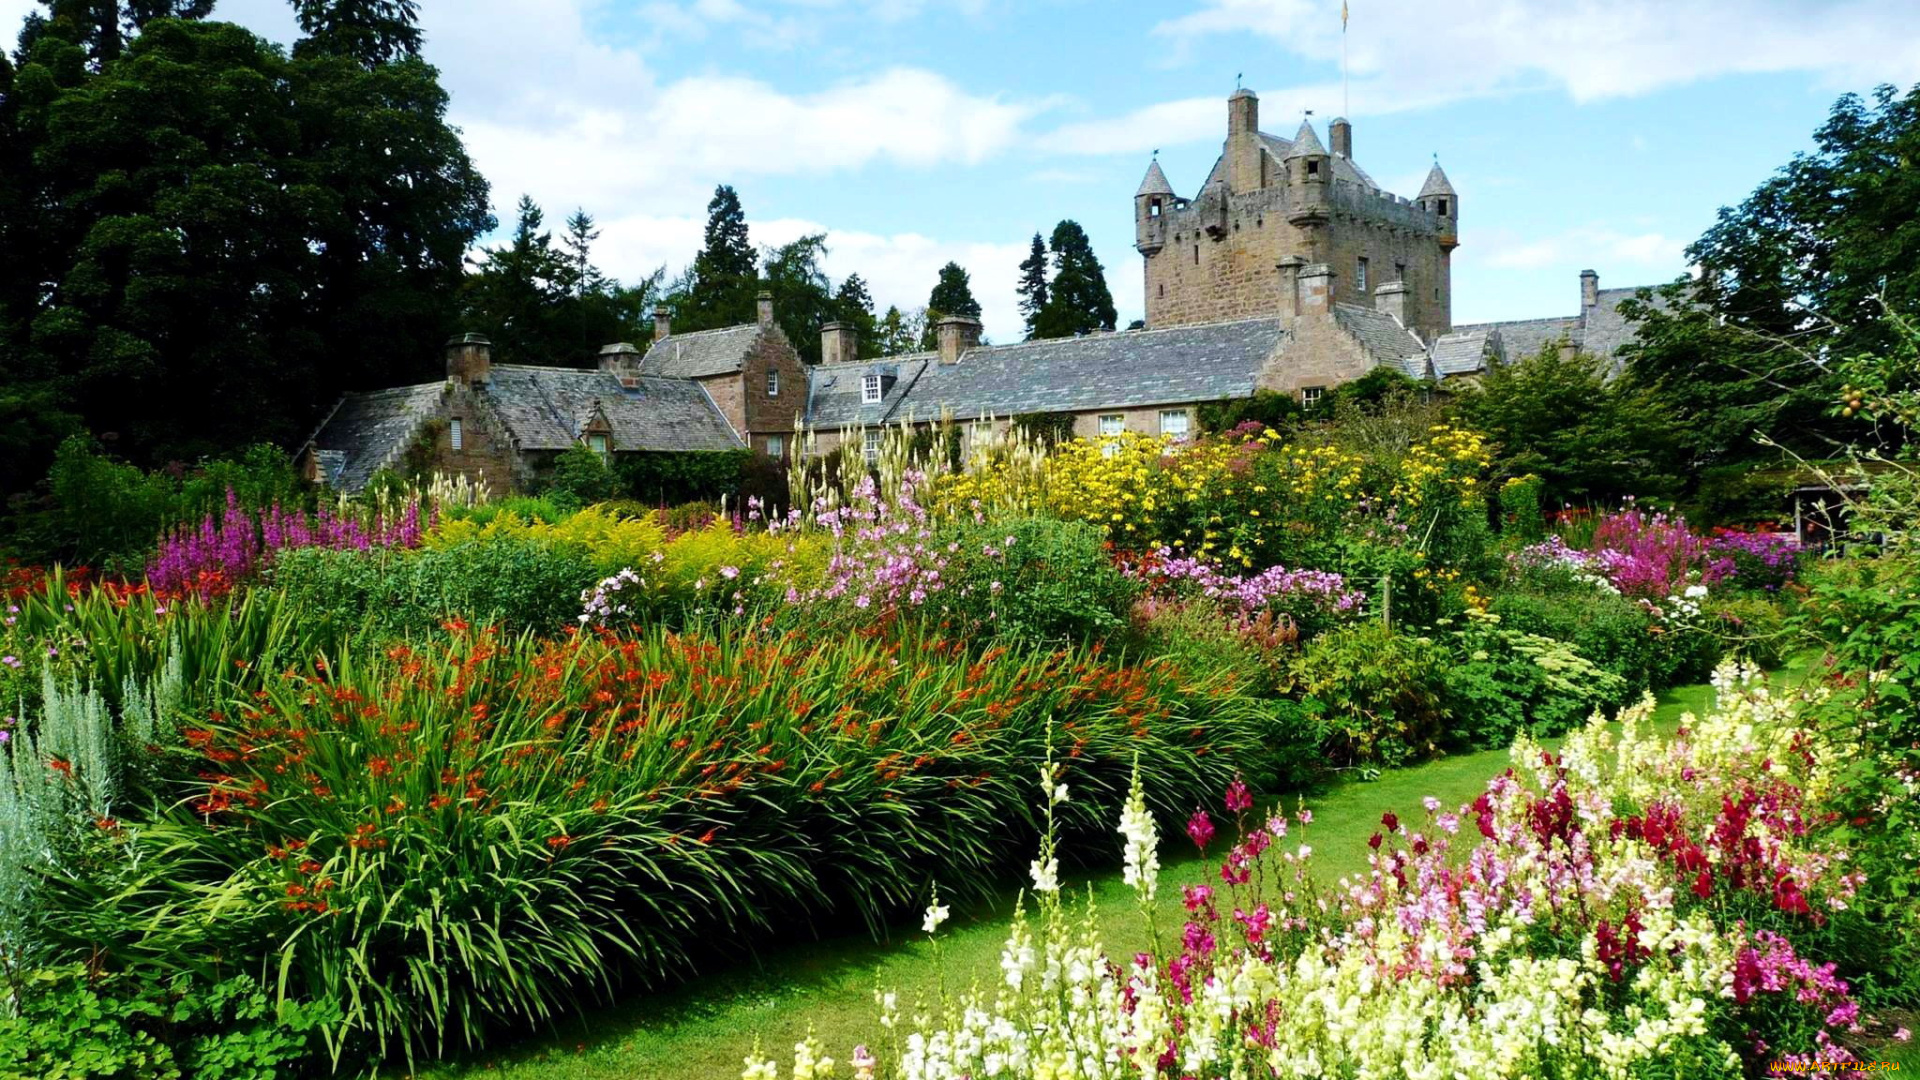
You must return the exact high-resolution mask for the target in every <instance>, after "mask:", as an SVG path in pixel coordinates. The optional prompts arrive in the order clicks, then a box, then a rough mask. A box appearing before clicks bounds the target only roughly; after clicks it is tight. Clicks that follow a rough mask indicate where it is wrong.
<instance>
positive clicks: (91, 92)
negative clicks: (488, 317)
mask: <svg viewBox="0 0 1920 1080" xmlns="http://www.w3.org/2000/svg"><path fill="white" fill-rule="evenodd" d="M183 7H184V5H173V7H172V9H171V12H170V13H173V14H179V13H180V12H181V10H182V8H183ZM126 10H133V9H132V8H127V9H126ZM136 14H138V12H137V11H136ZM138 28H139V29H140V33H139V34H138V35H137V36H135V37H133V38H132V39H131V40H130V41H129V42H127V43H126V45H125V46H124V52H123V54H122V55H121V56H120V57H119V58H118V59H117V60H114V61H113V62H111V63H108V64H106V65H104V66H102V67H101V68H100V69H99V70H98V71H97V72H91V73H90V69H89V67H88V64H87V62H86V56H87V55H88V49H90V48H92V47H93V45H92V43H91V41H90V39H89V38H88V37H87V33H88V32H87V31H86V28H84V27H81V26H79V25H78V24H76V23H75V22H74V21H73V20H71V19H68V20H64V21H63V20H59V19H51V20H46V21H44V23H43V24H42V25H41V27H40V28H39V30H38V34H37V36H36V37H35V39H34V40H33V41H32V42H31V49H30V51H29V53H28V54H27V56H26V58H25V60H24V62H23V63H22V65H21V67H20V68H19V70H18V71H17V72H15V73H14V76H13V78H12V89H11V90H10V91H8V92H6V93H5V97H4V100H3V101H0V162H4V163H5V164H6V165H7V167H6V168H0V174H5V175H4V176H3V177H0V230H4V231H5V239H6V246H7V251H6V256H5V258H0V335H4V338H0V353H4V354H5V355H6V356H7V357H8V361H9V362H8V363H7V364H5V365H0V367H4V368H5V369H6V370H5V371H4V372H0V411H6V410H10V409H12V408H14V407H16V405H17V403H19V402H22V401H38V402H40V403H42V404H43V405H44V407H45V408H46V409H48V410H49V411H50V412H53V413H62V412H64V413H69V414H72V415H74V416H77V417H79V418H80V419H81V420H83V421H84V423H85V424H86V426H87V427H88V428H90V429H91V430H92V431H94V432H95V433H97V434H101V435H107V434H113V435H116V436H118V439H117V440H116V442H115V444H114V445H115V446H116V448H117V449H119V450H120V451H121V452H123V453H126V454H127V455H128V456H130V457H132V458H134V459H135V460H137V461H141V462H143V463H158V462H163V461H166V460H169V459H172V458H191V457H194V456H197V455H199V454H202V453H212V452H221V451H225V450H228V449H231V448H234V447H238V446H241V445H245V444H249V443H253V442H257V441H259V440H261V439H272V440H277V441H280V442H282V444H283V445H285V444H291V443H294V442H297V440H298V438H299V436H300V435H301V434H303V433H304V432H305V431H307V430H310V429H311V425H312V423H313V422H314V420H315V419H317V417H318V414H319V413H320V412H321V411H323V410H324V409H326V408H328V407H329V406H330V405H331V404H332V402H333V401H334V400H335V398H336V397H337V395H338V393H339V392H340V391H341V390H342V389H346V388H361V387H368V386H380V385H392V384H394V383H397V382H406V381H417V379H418V378H420V377H426V378H431V377H432V376H433V374H434V373H436V372H437V371H438V370H439V364H438V354H439V344H440V342H441V341H443V340H444V339H445V336H446V334H447V333H448V332H449V331H450V330H451V329H452V328H453V326H454V325H455V319H454V308H453V304H452V300H453V297H454V289H455V287H456V285H457V283H458V281H459V275H460V272H461V264H462V257H463V255H464V253H465V251H466V250H467V248H468V247H469V246H470V245H471V244H472V242H473V240H474V238H475V237H477V236H478V235H480V234H481V233H482V232H484V231H486V230H487V229H489V228H491V227H492V218H491V217H490V215H488V213H487V208H486V207H487V200H486V191H487V189H486V182H485V181H484V180H483V179H482V178H481V177H480V176H479V175H478V173H477V172H475V171H474V169H473V167H472V165H471V163H470V162H469V161H468V160H467V157H466V153H465V150H464V149H463V148H462V147H461V145H460V140H459V137H458V135H457V134H456V133H455V132H454V131H453V130H452V129H451V128H449V127H447V126H446V123H445V109H446V95H445V93H444V92H443V91H442V90H441V89H440V86H439V84H438V80H437V77H436V76H435V74H434V72H433V69H432V68H430V67H427V66H426V65H425V64H422V63H419V62H417V61H409V62H407V63H403V64H395V65H389V66H386V67H383V68H382V69H380V70H378V71H369V70H367V69H365V68H362V67H360V66H358V65H355V64H353V63H351V62H347V61H344V60H341V59H338V58H333V57H306V58H298V59H289V58H287V57H286V56H285V55H284V54H282V53H281V52H280V51H279V50H277V49H275V48H274V47H273V46H272V45H270V44H268V43H266V42H264V41H261V40H260V39H258V38H256V37H254V36H253V35H252V34H250V33H248V32H247V31H245V30H244V29H242V28H240V27H237V26H233V25H230V24H225V23H210V22H199V21H191V20H180V19H158V18H151V19H148V20H147V21H146V22H144V23H141V24H138ZM16 164H18V165H20V166H22V167H21V168H15V167H13V166H14V165H16ZM103 178H111V182H109V183H102V180H103ZM9 403H15V404H9ZM0 427H6V428H8V429H9V432H10V433H11V432H12V431H13V430H15V428H14V427H13V424H12V418H11V417H0ZM7 482H11V480H8V481H7Z"/></svg>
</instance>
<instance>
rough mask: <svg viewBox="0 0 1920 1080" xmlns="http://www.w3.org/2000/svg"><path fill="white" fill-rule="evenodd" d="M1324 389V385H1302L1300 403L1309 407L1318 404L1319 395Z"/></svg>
mask: <svg viewBox="0 0 1920 1080" xmlns="http://www.w3.org/2000/svg"><path fill="white" fill-rule="evenodd" d="M1325 391H1326V387H1324V386H1303V387H1301V388H1300V404H1302V405H1305V406H1306V407H1307V408H1309V409H1311V408H1313V407H1314V406H1315V405H1318V404H1320V395H1321V394H1322V393H1324V392H1325Z"/></svg>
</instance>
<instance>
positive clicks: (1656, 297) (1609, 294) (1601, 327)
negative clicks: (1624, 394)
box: [1581, 288, 1668, 373]
mask: <svg viewBox="0 0 1920 1080" xmlns="http://www.w3.org/2000/svg"><path fill="white" fill-rule="evenodd" d="M1639 291H1640V290H1639V289H1638V288H1631V289H1601V290H1600V296H1599V303H1597V304H1595V305H1594V306H1593V307H1590V308H1588V309H1587V310H1586V312H1585V316H1586V333H1585V334H1584V335H1582V341H1581V346H1582V347H1583V348H1585V349H1586V350H1587V351H1588V352H1590V353H1592V354H1593V355H1595V356H1598V357H1600V358H1601V359H1603V360H1605V361H1607V363H1608V364H1609V365H1611V370H1612V371H1613V372H1615V373H1618V371H1619V369H1620V357H1619V352H1620V347H1621V346H1622V345H1625V344H1627V343H1628V342H1630V341H1632V340H1634V338H1635V337H1637V336H1638V332H1637V331H1636V330H1635V329H1634V324H1632V323H1630V322H1628V321H1627V317H1626V316H1625V315H1622V314H1620V305H1621V303H1622V302H1624V301H1627V300H1631V299H1633V297H1634V294H1635V293H1638V292H1639ZM1648 304H1649V306H1651V307H1654V308H1658V309H1660V310H1663V311H1664V310H1666V309H1667V307H1668V305H1667V301H1666V298H1665V297H1663V296H1661V295H1660V293H1659V292H1658V291H1656V292H1654V294H1653V298H1652V299H1651V300H1649V301H1648Z"/></svg>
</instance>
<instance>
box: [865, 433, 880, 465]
mask: <svg viewBox="0 0 1920 1080" xmlns="http://www.w3.org/2000/svg"><path fill="white" fill-rule="evenodd" d="M861 450H862V452H864V453H865V454H866V457H867V464H869V465H871V464H873V463H874V462H876V461H879V460H880V433H879V432H878V431H868V432H865V433H864V436H863V438H862V440H861Z"/></svg>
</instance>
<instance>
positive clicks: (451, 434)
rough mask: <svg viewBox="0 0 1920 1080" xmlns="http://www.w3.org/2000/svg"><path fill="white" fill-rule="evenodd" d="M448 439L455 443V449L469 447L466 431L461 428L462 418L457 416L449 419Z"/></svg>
mask: <svg viewBox="0 0 1920 1080" xmlns="http://www.w3.org/2000/svg"><path fill="white" fill-rule="evenodd" d="M447 441H448V442H450V443H452V444H453V448H454V449H455V450H464V449H466V447H467V440H466V432H464V431H461V430H460V418H459V417H457V416H456V417H454V418H453V419H451V420H449V421H447Z"/></svg>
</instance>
